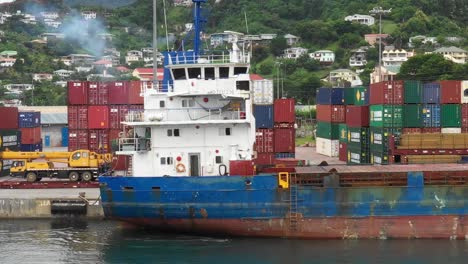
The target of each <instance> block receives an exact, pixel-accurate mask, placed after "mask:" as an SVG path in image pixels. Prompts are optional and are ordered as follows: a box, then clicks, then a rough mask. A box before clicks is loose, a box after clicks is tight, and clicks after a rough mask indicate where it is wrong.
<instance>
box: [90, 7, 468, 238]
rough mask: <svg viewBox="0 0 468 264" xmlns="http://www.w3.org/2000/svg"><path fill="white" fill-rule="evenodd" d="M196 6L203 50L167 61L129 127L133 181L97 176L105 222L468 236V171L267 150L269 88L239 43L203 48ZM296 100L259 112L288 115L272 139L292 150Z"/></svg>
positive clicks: (320, 234) (215, 231) (201, 230)
mask: <svg viewBox="0 0 468 264" xmlns="http://www.w3.org/2000/svg"><path fill="white" fill-rule="evenodd" d="M193 2H194V8H195V12H194V13H195V21H194V25H195V44H194V47H195V48H194V50H193V51H184V52H166V53H165V59H164V78H163V82H162V83H160V84H158V85H155V86H153V87H146V88H142V93H144V97H145V100H144V111H143V112H131V111H130V112H129V113H128V116H127V120H126V122H124V127H127V128H131V129H129V130H127V131H126V132H125V133H123V135H124V136H123V137H121V138H120V139H119V146H118V150H119V151H118V154H121V155H128V156H129V157H130V161H131V166H130V167H129V174H128V175H126V176H111V175H108V176H101V177H100V178H99V181H100V192H101V199H102V205H103V209H104V214H105V215H106V217H108V218H110V219H116V220H121V221H125V222H128V223H132V224H135V225H138V226H142V227H151V228H155V229H158V230H161V231H170V232H184V233H192V234H203V235H222V236H248V237H285V238H307V239H315V238H334V239H357V238H374V239H387V238H405V239H407V238H443V239H465V240H467V239H468V165H464V164H438V165H387V166H347V165H339V166H306V165H307V164H306V163H307V162H305V161H303V160H298V159H294V158H292V156H293V155H290V156H288V157H289V158H286V159H284V158H282V157H284V156H283V154H282V155H278V156H277V155H276V154H271V153H270V152H265V150H266V149H270V150H271V149H272V148H273V149H274V148H275V147H272V145H271V144H272V143H271V142H272V141H273V142H275V141H276V140H272V139H271V138H270V139H267V138H268V137H266V136H262V135H259V134H258V133H259V131H258V125H262V123H268V122H259V121H260V119H259V118H256V116H255V115H254V112H255V109H256V108H255V107H254V106H253V104H254V101H255V98H256V97H257V98H258V97H260V98H263V99H265V98H266V97H267V96H265V94H269V93H268V92H264V91H265V90H268V86H269V85H268V83H264V82H255V81H252V80H251V76H250V75H249V69H250V65H249V54H248V53H247V52H244V51H243V50H241V49H240V48H238V47H237V45H236V44H235V43H233V50H232V51H231V52H230V54H227V55H218V56H216V55H214V54H208V53H205V54H204V53H202V52H200V50H199V48H198V47H199V43H198V41H199V39H200V38H199V33H200V28H199V25H200V24H202V21H203V19H202V18H201V17H200V16H199V14H201V12H200V9H201V4H202V3H204V2H206V0H193ZM197 33H198V34H197ZM197 43H198V44H197ZM262 91H263V92H262ZM271 97H272V96H271ZM263 99H262V100H263ZM271 100H272V99H271ZM266 101H269V99H266ZM287 102H291V101H290V100H287V99H286V100H283V101H281V100H278V101H276V102H275V103H277V104H278V108H275V109H274V110H269V111H263V110H261V112H263V113H266V114H268V113H272V112H274V113H275V114H278V116H279V117H281V118H280V120H278V121H279V123H277V124H274V126H275V127H274V129H272V130H269V129H264V131H263V132H265V134H268V133H267V132H268V131H270V132H271V131H273V133H274V132H275V130H278V131H279V132H278V135H279V137H278V138H279V141H281V142H282V143H284V142H285V141H290V140H291V137H293V136H294V132H288V131H291V129H292V131H293V130H294V124H293V122H291V120H290V119H289V118H288V117H287V113H288V111H287V109H286V108H284V106H285V105H286V106H289V107H291V104H288V103H287ZM293 106H294V105H293V104H292V107H293ZM281 107H283V108H281ZM260 108H262V107H260ZM260 108H258V109H260ZM259 111H260V110H259ZM289 112H292V114H293V115H294V110H292V111H289ZM283 118H284V119H283ZM280 129H283V130H280ZM288 129H289V130H288ZM263 132H262V133H263ZM259 139H262V140H261V142H260V141H259ZM259 145H260V146H259ZM261 149H262V150H263V151H261ZM280 149H281V150H283V149H284V150H286V151H282V152H280V153H283V152H284V153H287V151H288V150H289V151H290V152H293V151H294V149H293V147H290V148H288V147H287V146H281V147H280ZM286 156H287V155H286ZM322 165H325V164H322Z"/></svg>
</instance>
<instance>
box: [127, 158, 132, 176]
mask: <svg viewBox="0 0 468 264" xmlns="http://www.w3.org/2000/svg"><path fill="white" fill-rule="evenodd" d="M129 175H133V157H130V159H128V167H127V176H129Z"/></svg>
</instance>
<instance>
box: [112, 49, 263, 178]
mask: <svg viewBox="0 0 468 264" xmlns="http://www.w3.org/2000/svg"><path fill="white" fill-rule="evenodd" d="M234 46H235V47H234V51H233V52H231V53H230V54H229V55H227V54H226V55H219V56H197V57H196V59H195V60H194V59H193V58H190V57H186V56H183V55H181V54H179V55H177V56H170V57H169V59H168V63H167V65H166V66H165V67H166V69H168V70H169V72H170V74H171V77H172V80H173V83H167V84H163V85H162V87H159V89H152V88H149V87H148V88H146V87H142V92H143V93H144V95H145V107H144V112H130V113H129V115H128V118H127V120H128V122H126V123H125V125H127V126H128V127H131V128H132V129H130V130H129V131H127V132H126V134H127V135H126V137H123V138H120V140H119V148H120V151H119V152H118V153H117V154H123V155H130V156H131V157H132V166H131V170H132V171H131V172H130V175H132V176H217V175H223V174H224V173H227V172H229V161H231V160H250V159H252V155H253V144H254V141H255V120H254V117H253V115H252V100H251V95H252V94H253V92H252V90H253V88H252V85H251V81H250V76H249V74H248V72H249V56H245V55H244V54H243V53H242V52H241V51H240V50H239V49H238V48H236V45H234Z"/></svg>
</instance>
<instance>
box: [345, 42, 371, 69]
mask: <svg viewBox="0 0 468 264" xmlns="http://www.w3.org/2000/svg"><path fill="white" fill-rule="evenodd" d="M366 55H367V48H366V47H361V48H359V49H356V50H352V51H351V57H350V58H349V66H350V67H362V66H365V65H366V64H367V59H366Z"/></svg>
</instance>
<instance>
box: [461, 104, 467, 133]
mask: <svg viewBox="0 0 468 264" xmlns="http://www.w3.org/2000/svg"><path fill="white" fill-rule="evenodd" d="M461 116H462V122H461V126H462V127H463V128H465V127H468V104H462V105H461Z"/></svg>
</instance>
